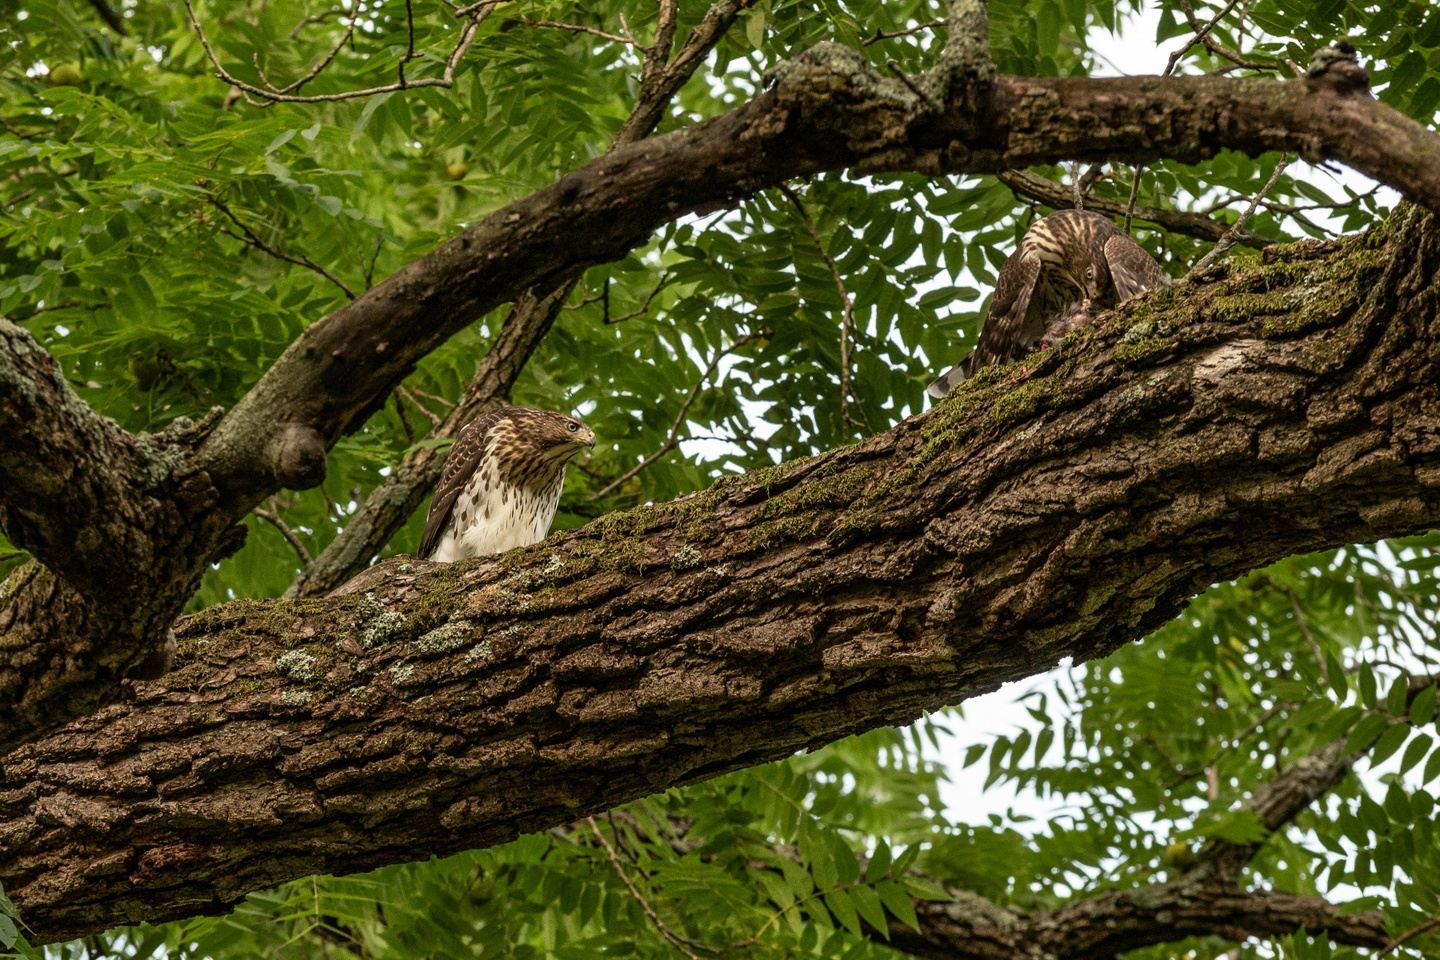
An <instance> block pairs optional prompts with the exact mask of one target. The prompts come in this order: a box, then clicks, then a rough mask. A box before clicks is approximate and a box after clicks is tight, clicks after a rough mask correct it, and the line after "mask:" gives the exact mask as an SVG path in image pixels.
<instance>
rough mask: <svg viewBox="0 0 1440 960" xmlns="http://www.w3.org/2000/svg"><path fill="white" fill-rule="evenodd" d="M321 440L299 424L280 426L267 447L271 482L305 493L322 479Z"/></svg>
mask: <svg viewBox="0 0 1440 960" xmlns="http://www.w3.org/2000/svg"><path fill="white" fill-rule="evenodd" d="M325 448H326V443H325V438H324V437H323V436H321V435H320V432H319V431H318V430H316V429H315V428H314V427H311V426H308V425H306V424H303V423H287V424H284V425H283V426H281V428H280V429H279V431H278V432H276V434H275V436H274V438H273V439H272V440H271V441H270V444H269V451H268V452H269V454H270V462H271V464H272V465H273V467H274V470H275V480H276V482H277V483H278V484H279V485H280V486H281V487H286V488H288V489H291V490H308V489H310V488H311V487H318V486H320V484H321V482H322V481H323V480H324V479H325Z"/></svg>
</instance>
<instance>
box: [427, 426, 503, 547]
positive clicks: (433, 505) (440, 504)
mask: <svg viewBox="0 0 1440 960" xmlns="http://www.w3.org/2000/svg"><path fill="white" fill-rule="evenodd" d="M504 416H505V414H504V411H502V410H491V411H488V412H486V413H482V414H480V416H478V417H476V418H475V419H474V420H471V421H470V422H469V423H467V424H465V426H464V428H462V429H461V431H460V433H459V434H458V435H457V436H456V437H455V442H454V443H453V444H451V445H450V453H449V455H448V456H446V458H445V467H444V469H443V470H441V472H440V482H439V483H438V484H437V485H436V486H435V498H434V499H433V500H431V501H430V514H429V516H428V517H426V520H425V533H424V535H423V536H422V537H421V538H420V556H422V557H428V556H430V555H431V554H433V553H434V552H435V548H436V547H438V546H439V545H440V538H441V537H442V536H443V535H444V534H445V533H446V532H447V529H448V527H449V525H450V516H451V514H452V513H453V512H454V510H455V501H456V500H457V499H459V497H460V494H461V492H462V491H464V489H465V486H466V484H467V483H469V481H470V478H471V477H473V476H475V474H476V472H477V471H478V470H479V467H480V461H481V459H482V458H484V456H485V448H486V447H487V446H488V441H489V435H490V431H491V429H492V428H494V426H495V425H496V424H498V423H499V422H500V421H501V420H502V419H503V418H504Z"/></svg>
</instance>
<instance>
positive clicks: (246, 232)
mask: <svg viewBox="0 0 1440 960" xmlns="http://www.w3.org/2000/svg"><path fill="white" fill-rule="evenodd" d="M205 199H206V200H207V201H208V202H209V203H210V205H211V206H212V207H214V208H215V209H216V210H219V211H220V212H221V213H223V214H225V216H226V217H227V218H229V220H230V222H231V223H233V224H235V226H237V227H239V228H240V231H241V234H243V236H241V235H240V234H236V233H232V232H231V231H229V230H226V229H225V228H224V227H220V228H219V229H220V232H221V233H223V234H225V235H226V236H227V237H234V238H235V239H236V240H239V241H240V242H241V243H245V244H249V245H250V246H252V247H254V248H255V249H257V250H262V251H264V252H265V253H268V254H269V255H270V256H272V257H274V258H275V259H276V260H284V261H285V262H286V263H293V264H295V265H296V266H298V267H304V268H305V269H307V270H313V271H314V272H316V273H318V274H319V275H320V276H322V277H324V278H325V279H326V280H329V281H330V282H331V283H333V284H335V286H337V287H339V288H340V289H341V291H342V292H344V294H345V296H346V297H348V298H349V299H351V300H354V299H355V294H354V292H353V291H352V290H351V289H350V288H349V287H347V286H346V285H345V283H344V282H343V281H342V280H340V278H338V277H336V276H335V275H334V274H332V273H331V272H330V271H329V270H326V269H325V268H324V267H322V266H320V264H318V263H316V262H315V261H314V260H311V259H310V258H309V257H295V256H291V255H290V254H288V253H285V252H284V251H282V250H278V249H276V248H275V247H273V246H271V245H270V244H268V243H266V242H265V241H264V240H261V239H260V237H259V236H258V235H256V233H255V231H254V230H251V229H250V228H249V227H247V226H246V225H245V223H244V222H243V221H242V220H241V219H240V218H239V217H237V216H235V213H234V211H232V210H231V209H230V207H229V206H228V205H226V203H225V201H223V200H221V199H220V198H219V197H217V196H214V195H213V194H212V195H209V196H207V197H206V198H205Z"/></svg>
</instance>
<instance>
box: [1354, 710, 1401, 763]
mask: <svg viewBox="0 0 1440 960" xmlns="http://www.w3.org/2000/svg"><path fill="white" fill-rule="evenodd" d="M1389 726H1390V721H1388V720H1387V719H1385V717H1384V716H1382V715H1381V714H1378V713H1369V714H1366V715H1365V716H1364V717H1362V718H1361V719H1360V722H1359V723H1357V724H1355V729H1354V730H1352V731H1350V736H1348V737H1346V738H1345V747H1344V752H1345V753H1346V754H1347V755H1348V754H1353V753H1358V752H1360V751H1362V750H1366V749H1368V748H1369V747H1370V744H1372V743H1374V742H1375V741H1376V740H1377V739H1379V737H1380V734H1382V733H1384V732H1385V730H1386V728H1387V727H1389Z"/></svg>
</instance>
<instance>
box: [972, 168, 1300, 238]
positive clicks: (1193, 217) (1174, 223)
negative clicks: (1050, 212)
mask: <svg viewBox="0 0 1440 960" xmlns="http://www.w3.org/2000/svg"><path fill="white" fill-rule="evenodd" d="M995 176H996V178H997V179H998V180H999V181H1000V182H1001V183H1003V184H1005V185H1006V186H1007V187H1009V188H1010V189H1011V190H1014V191H1015V192H1016V193H1018V194H1020V195H1021V196H1025V197H1030V198H1031V199H1034V200H1039V201H1040V202H1041V203H1043V204H1045V205H1046V206H1049V207H1054V208H1055V209H1057V210H1058V209H1064V208H1065V207H1067V206H1069V204H1070V192H1069V191H1068V190H1066V189H1065V188H1064V187H1062V186H1061V185H1060V184H1058V183H1055V182H1054V181H1053V180H1047V179H1046V178H1044V177H1041V176H1037V175H1036V174H1033V173H1029V172H1027V171H1024V170H1004V171H1001V172H1000V173H997V174H996V175H995ZM1136 182H1138V178H1137V180H1136V181H1132V186H1131V196H1132V197H1133V196H1134V195H1135V192H1136V191H1135V187H1134V184H1135V183H1136ZM1086 206H1087V207H1088V208H1089V209H1090V210H1094V211H1096V212H1098V213H1104V214H1106V215H1108V216H1112V217H1124V216H1127V215H1128V216H1131V217H1133V218H1135V219H1139V220H1148V221H1149V222H1151V223H1154V224H1157V225H1159V226H1161V227H1164V228H1165V229H1166V230H1169V231H1170V232H1171V233H1182V234H1185V235H1186V236H1190V237H1196V238H1198V239H1201V240H1219V239H1220V238H1221V237H1223V236H1224V235H1225V234H1226V233H1227V232H1228V231H1230V230H1232V229H1234V226H1233V225H1232V224H1226V223H1222V222H1220V221H1219V220H1213V219H1211V218H1209V217H1207V216H1204V215H1202V214H1199V213H1187V212H1184V211H1181V210H1163V209H1161V208H1159V207H1141V206H1131V205H1130V204H1129V203H1126V204H1120V203H1116V202H1114V201H1113V200H1107V199H1105V198H1104V197H1095V196H1092V197H1090V198H1089V199H1088V200H1087V201H1086ZM1126 232H1127V233H1128V232H1129V230H1128V228H1127V230H1126ZM1234 235H1235V237H1236V241H1237V242H1238V243H1243V244H1245V245H1246V246H1247V247H1253V248H1255V249H1257V250H1263V249H1264V248H1265V247H1268V246H1270V245H1271V244H1273V243H1275V241H1274V240H1272V239H1271V238H1269V237H1266V236H1263V235H1262V234H1258V233H1255V232H1253V231H1251V230H1247V229H1245V228H1243V227H1241V228H1240V229H1238V230H1235V234H1234Z"/></svg>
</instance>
